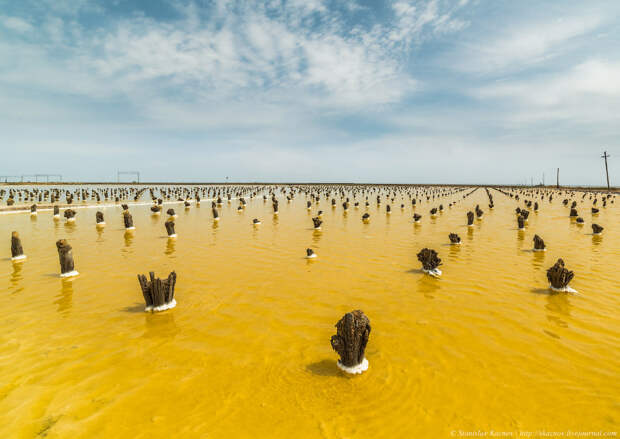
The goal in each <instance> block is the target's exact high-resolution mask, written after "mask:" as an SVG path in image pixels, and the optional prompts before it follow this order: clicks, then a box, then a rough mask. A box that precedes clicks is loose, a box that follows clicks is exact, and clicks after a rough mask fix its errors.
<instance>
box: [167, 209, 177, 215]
mask: <svg viewBox="0 0 620 439" xmlns="http://www.w3.org/2000/svg"><path fill="white" fill-rule="evenodd" d="M166 213H167V214H168V215H169V216H176V213H174V209H172V208H170V209H168V210H166Z"/></svg>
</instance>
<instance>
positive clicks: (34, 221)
mask: <svg viewBox="0 0 620 439" xmlns="http://www.w3.org/2000/svg"><path fill="white" fill-rule="evenodd" d="M38 216H39V215H30V222H31V223H36V222H37V218H38Z"/></svg>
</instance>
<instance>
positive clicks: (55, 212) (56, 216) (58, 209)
mask: <svg viewBox="0 0 620 439" xmlns="http://www.w3.org/2000/svg"><path fill="white" fill-rule="evenodd" d="M59 216H60V207H58V206H54V218H58V217H59Z"/></svg>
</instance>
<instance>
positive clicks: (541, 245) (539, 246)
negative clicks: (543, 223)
mask: <svg viewBox="0 0 620 439" xmlns="http://www.w3.org/2000/svg"><path fill="white" fill-rule="evenodd" d="M546 249H547V248H546V247H545V241H543V240H542V238H541V237H540V236H538V235H534V251H535V252H537V251H538V252H541V251H545V250H546Z"/></svg>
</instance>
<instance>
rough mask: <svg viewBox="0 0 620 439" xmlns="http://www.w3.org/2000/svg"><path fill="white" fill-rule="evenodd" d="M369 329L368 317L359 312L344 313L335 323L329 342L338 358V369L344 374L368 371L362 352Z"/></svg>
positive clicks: (366, 361) (366, 342) (364, 348)
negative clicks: (334, 333)
mask: <svg viewBox="0 0 620 439" xmlns="http://www.w3.org/2000/svg"><path fill="white" fill-rule="evenodd" d="M370 329H371V328H370V321H369V320H368V317H366V315H365V314H364V313H363V312H362V311H360V310H355V311H352V312H348V313H346V314H345V315H344V316H343V317H342V318H341V319H340V320H339V321H338V323H336V335H332V338H331V340H330V342H331V345H332V349H334V351H336V352H337V353H338V355H339V356H340V360H338V363H337V364H338V367H339V368H340V369H341V370H343V371H344V372H347V373H352V374H358V373H362V372H364V371H365V370H368V360H367V359H366V358H365V357H364V351H365V350H366V345H367V344H368V337H369V336H370Z"/></svg>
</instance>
